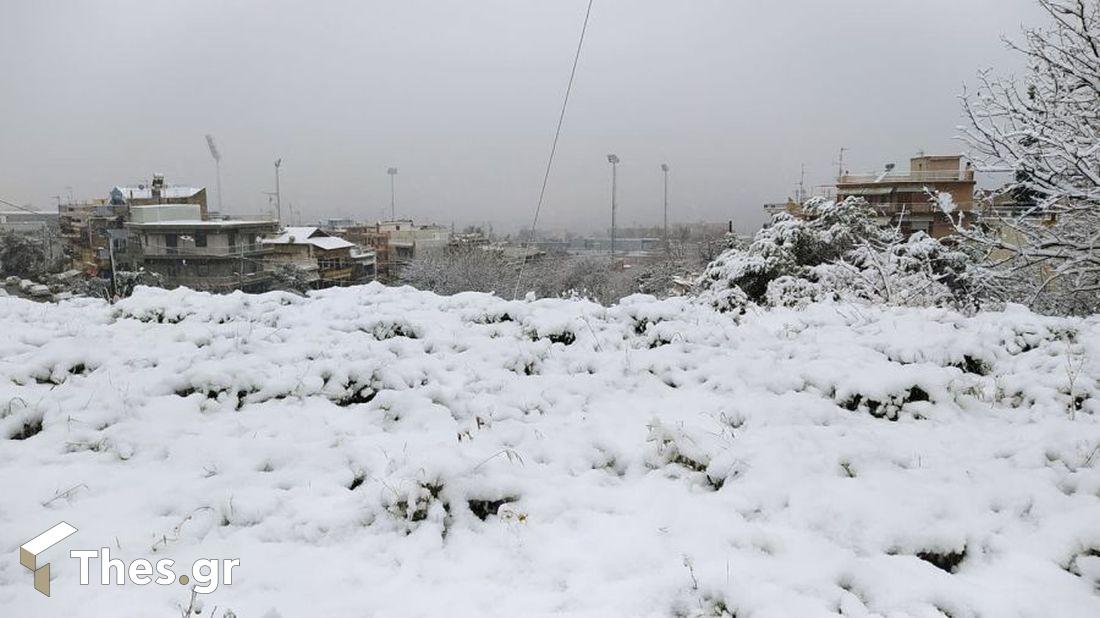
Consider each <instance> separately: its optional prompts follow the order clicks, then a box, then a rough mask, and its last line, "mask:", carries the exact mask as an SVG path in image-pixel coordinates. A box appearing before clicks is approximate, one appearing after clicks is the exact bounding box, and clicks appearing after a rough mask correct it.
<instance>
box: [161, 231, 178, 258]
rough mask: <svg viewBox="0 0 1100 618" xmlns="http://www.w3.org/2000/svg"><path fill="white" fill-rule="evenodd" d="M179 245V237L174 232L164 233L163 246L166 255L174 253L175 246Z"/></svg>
mask: <svg viewBox="0 0 1100 618" xmlns="http://www.w3.org/2000/svg"><path fill="white" fill-rule="evenodd" d="M178 245H179V239H178V237H177V236H176V235H175V234H165V235H164V246H165V247H166V249H165V251H164V252H165V253H166V254H168V255H176V247H177V246H178Z"/></svg>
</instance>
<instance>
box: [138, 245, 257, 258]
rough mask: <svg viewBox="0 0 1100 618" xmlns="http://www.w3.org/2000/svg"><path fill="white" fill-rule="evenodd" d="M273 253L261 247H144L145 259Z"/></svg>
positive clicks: (230, 256)
mask: <svg viewBox="0 0 1100 618" xmlns="http://www.w3.org/2000/svg"><path fill="white" fill-rule="evenodd" d="M270 252H271V248H270V247H267V246H264V245H261V244H258V243H257V244H255V245H238V246H236V247H164V246H160V245H158V246H155V247H143V248H142V254H143V255H144V256H145V257H154V258H155V257H170V258H189V257H190V258H244V257H253V256H257V255H264V254H267V253H270Z"/></svg>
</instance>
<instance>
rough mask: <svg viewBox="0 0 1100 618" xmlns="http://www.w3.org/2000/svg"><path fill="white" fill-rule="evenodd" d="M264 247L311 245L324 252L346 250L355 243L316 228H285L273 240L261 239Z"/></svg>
mask: <svg viewBox="0 0 1100 618" xmlns="http://www.w3.org/2000/svg"><path fill="white" fill-rule="evenodd" d="M261 242H263V243H264V244H265V245H313V246H314V247H317V248H318V249H324V250H325V251H335V250H336V249H347V248H350V247H354V246H355V243H352V242H349V241H347V240H344V239H343V238H339V237H337V236H330V235H328V234H327V233H325V232H324V231H322V230H320V229H318V228H316V227H294V226H292V227H287V228H284V229H283V231H282V233H281V234H279V235H278V236H275V237H274V238H265V239H263V241H261Z"/></svg>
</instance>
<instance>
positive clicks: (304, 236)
mask: <svg viewBox="0 0 1100 618" xmlns="http://www.w3.org/2000/svg"><path fill="white" fill-rule="evenodd" d="M261 242H262V243H263V245H264V246H265V247H267V248H269V249H270V251H271V252H270V255H269V256H268V259H269V260H270V261H271V262H272V263H274V264H284V265H287V266H292V267H294V268H295V270H296V271H297V272H298V273H300V276H301V277H302V278H303V280H304V282H305V283H307V284H308V285H309V287H312V288H326V287H332V286H347V285H356V284H360V283H366V282H368V281H371V280H373V279H374V276H375V256H374V253H373V252H370V251H361V250H360V249H359V247H357V246H356V245H355V243H352V242H349V241H347V240H344V239H343V238H339V237H337V236H333V235H331V234H329V233H328V232H325V231H324V230H321V229H320V228H316V227H288V228H284V229H283V230H282V232H281V233H280V234H279V235H277V236H274V237H272V238H265V239H264V240H263V241H261Z"/></svg>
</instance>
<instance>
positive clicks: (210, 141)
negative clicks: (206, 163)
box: [206, 133, 224, 212]
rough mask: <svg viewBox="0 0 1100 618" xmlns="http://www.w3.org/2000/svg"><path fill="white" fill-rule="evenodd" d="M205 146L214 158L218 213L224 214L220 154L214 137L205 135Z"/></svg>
mask: <svg viewBox="0 0 1100 618" xmlns="http://www.w3.org/2000/svg"><path fill="white" fill-rule="evenodd" d="M206 145H207V146H209V147H210V156H211V157H214V169H215V170H217V173H218V212H224V210H223V209H222V153H221V152H219V151H218V145H217V144H216V143H214V136H213V135H210V134H209V133H207V134H206Z"/></svg>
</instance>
